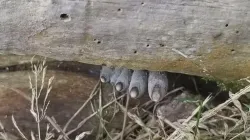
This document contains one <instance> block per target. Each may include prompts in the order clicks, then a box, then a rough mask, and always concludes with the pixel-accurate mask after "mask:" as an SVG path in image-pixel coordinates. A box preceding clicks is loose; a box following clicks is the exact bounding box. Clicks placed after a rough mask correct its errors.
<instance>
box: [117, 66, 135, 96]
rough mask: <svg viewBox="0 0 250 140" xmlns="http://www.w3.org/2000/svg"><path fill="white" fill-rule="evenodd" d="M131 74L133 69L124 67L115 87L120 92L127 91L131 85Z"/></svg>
mask: <svg viewBox="0 0 250 140" xmlns="http://www.w3.org/2000/svg"><path fill="white" fill-rule="evenodd" d="M131 76H132V70H129V69H126V68H124V69H123V70H122V72H121V74H120V76H119V77H118V78H117V80H116V83H115V89H116V90H117V91H119V92H123V91H126V90H127V89H128V87H129V83H130V80H131Z"/></svg>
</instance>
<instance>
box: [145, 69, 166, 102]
mask: <svg viewBox="0 0 250 140" xmlns="http://www.w3.org/2000/svg"><path fill="white" fill-rule="evenodd" d="M167 90H168V78H167V75H166V73H164V72H154V71H151V72H149V77H148V94H149V97H150V98H151V100H152V101H155V102H158V101H160V100H162V98H163V97H164V96H165V94H166V93H167Z"/></svg>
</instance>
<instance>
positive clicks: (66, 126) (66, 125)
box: [63, 81, 100, 132]
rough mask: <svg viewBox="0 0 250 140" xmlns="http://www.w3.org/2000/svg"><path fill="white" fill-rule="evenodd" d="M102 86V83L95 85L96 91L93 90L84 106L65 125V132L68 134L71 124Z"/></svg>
mask: <svg viewBox="0 0 250 140" xmlns="http://www.w3.org/2000/svg"><path fill="white" fill-rule="evenodd" d="M99 85H100V81H98V83H97V84H96V85H95V87H94V89H93V90H92V92H91V94H90V96H89V98H88V99H87V100H86V101H85V102H84V104H83V105H82V106H81V107H80V108H79V109H78V110H77V111H76V112H75V114H74V115H73V116H72V117H71V118H70V119H69V120H68V122H67V123H66V124H65V126H64V128H63V132H66V130H67V128H68V126H69V124H70V123H71V122H72V120H73V119H74V118H75V117H76V116H77V115H78V114H79V113H80V112H81V111H82V109H83V108H84V107H85V106H86V105H87V104H88V102H89V101H90V100H91V99H92V98H93V97H94V96H95V95H96V93H97V92H96V91H97V89H98V87H99Z"/></svg>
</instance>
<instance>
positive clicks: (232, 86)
mask: <svg viewBox="0 0 250 140" xmlns="http://www.w3.org/2000/svg"><path fill="white" fill-rule="evenodd" d="M202 79H203V80H205V81H206V82H208V81H213V82H216V83H217V85H218V86H219V87H220V88H221V89H222V90H224V91H226V90H228V91H231V92H233V93H236V92H238V91H239V90H240V89H242V88H244V87H245V86H246V85H247V82H245V81H242V80H238V81H222V80H219V79H215V78H211V77H203V78H202Z"/></svg>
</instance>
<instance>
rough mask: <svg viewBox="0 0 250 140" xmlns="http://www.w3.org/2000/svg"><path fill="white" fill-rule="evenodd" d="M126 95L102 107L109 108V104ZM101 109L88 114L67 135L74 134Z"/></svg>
mask: <svg viewBox="0 0 250 140" xmlns="http://www.w3.org/2000/svg"><path fill="white" fill-rule="evenodd" d="M124 96H125V95H121V96H120V97H118V98H117V99H114V100H112V101H111V102H109V103H107V104H106V105H104V106H103V107H102V109H105V108H107V107H108V106H110V105H111V104H113V103H114V102H116V101H117V100H119V99H121V98H123V97H124ZM99 111H100V109H98V110H97V111H96V112H94V113H92V114H91V115H90V116H88V117H87V118H85V119H84V120H82V121H81V122H80V123H79V124H78V125H77V127H76V128H74V129H72V130H70V131H68V132H67V133H66V135H70V134H72V133H73V132H75V131H77V130H78V129H79V128H81V127H82V126H83V125H84V124H85V123H86V122H87V121H88V120H89V119H91V118H92V117H94V116H95V115H96V114H97V113H98V112H99Z"/></svg>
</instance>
